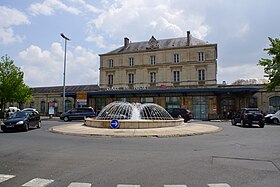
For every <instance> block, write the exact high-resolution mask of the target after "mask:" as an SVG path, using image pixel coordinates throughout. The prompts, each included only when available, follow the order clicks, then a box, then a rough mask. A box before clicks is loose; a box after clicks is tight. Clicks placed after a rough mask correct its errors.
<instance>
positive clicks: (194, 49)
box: [100, 33, 217, 90]
mask: <svg viewBox="0 0 280 187" xmlns="http://www.w3.org/2000/svg"><path fill="white" fill-rule="evenodd" d="M216 77H217V44H208V43H207V42H204V41H201V40H198V39H196V38H194V37H192V36H191V35H190V33H188V37H184V38H174V39H166V40H156V39H155V38H154V37H152V38H151V39H150V40H149V41H146V42H135V43H129V40H128V38H125V39H124V46H122V47H120V48H118V49H116V50H114V51H112V52H109V53H106V54H102V55H100V87H101V88H105V89H107V88H109V89H118V90H119V89H150V88H157V87H169V88H170V87H182V86H190V85H214V84H216V83H217V78H216Z"/></svg>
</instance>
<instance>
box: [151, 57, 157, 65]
mask: <svg viewBox="0 0 280 187" xmlns="http://www.w3.org/2000/svg"><path fill="white" fill-rule="evenodd" d="M150 61H151V64H152V65H155V64H156V56H150Z"/></svg>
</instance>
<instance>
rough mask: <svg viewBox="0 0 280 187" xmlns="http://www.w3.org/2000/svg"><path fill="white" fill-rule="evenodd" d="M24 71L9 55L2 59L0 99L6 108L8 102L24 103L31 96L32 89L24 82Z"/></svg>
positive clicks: (0, 63)
mask: <svg viewBox="0 0 280 187" xmlns="http://www.w3.org/2000/svg"><path fill="white" fill-rule="evenodd" d="M23 76H24V73H23V72H22V71H21V70H20V68H19V67H17V66H16V65H15V64H14V61H13V60H11V59H10V57H8V56H7V55H5V56H2V57H1V61H0V101H1V104H2V106H1V108H2V109H4V107H5V105H6V103H7V102H18V103H22V102H24V101H26V100H27V99H28V98H30V97H31V94H32V92H31V89H30V88H29V87H28V86H26V85H25V84H24V80H23Z"/></svg>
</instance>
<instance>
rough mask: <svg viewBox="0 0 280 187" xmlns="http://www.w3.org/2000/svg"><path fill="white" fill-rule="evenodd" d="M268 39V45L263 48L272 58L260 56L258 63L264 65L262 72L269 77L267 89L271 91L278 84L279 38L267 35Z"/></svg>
mask: <svg viewBox="0 0 280 187" xmlns="http://www.w3.org/2000/svg"><path fill="white" fill-rule="evenodd" d="M268 39H269V41H270V45H269V46H270V47H269V48H265V49H264V51H267V54H268V55H269V56H271V57H272V59H266V58H261V60H259V64H258V65H261V66H264V72H265V73H266V74H267V75H268V79H269V83H268V84H267V89H268V90H269V91H271V90H273V89H274V88H275V87H276V86H279V85H280V40H279V38H275V39H273V38H271V37H268Z"/></svg>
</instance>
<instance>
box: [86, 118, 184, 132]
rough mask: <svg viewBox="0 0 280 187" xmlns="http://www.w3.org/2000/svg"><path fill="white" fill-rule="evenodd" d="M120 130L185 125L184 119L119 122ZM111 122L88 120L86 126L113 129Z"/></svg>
mask: <svg viewBox="0 0 280 187" xmlns="http://www.w3.org/2000/svg"><path fill="white" fill-rule="evenodd" d="M118 121H119V129H148V128H160V127H174V126H179V125H182V124H183V123H184V119H177V120H174V119H173V120H118ZM110 122H111V120H98V119H94V118H86V119H85V125H86V126H90V127H97V128H111V127H110Z"/></svg>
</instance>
